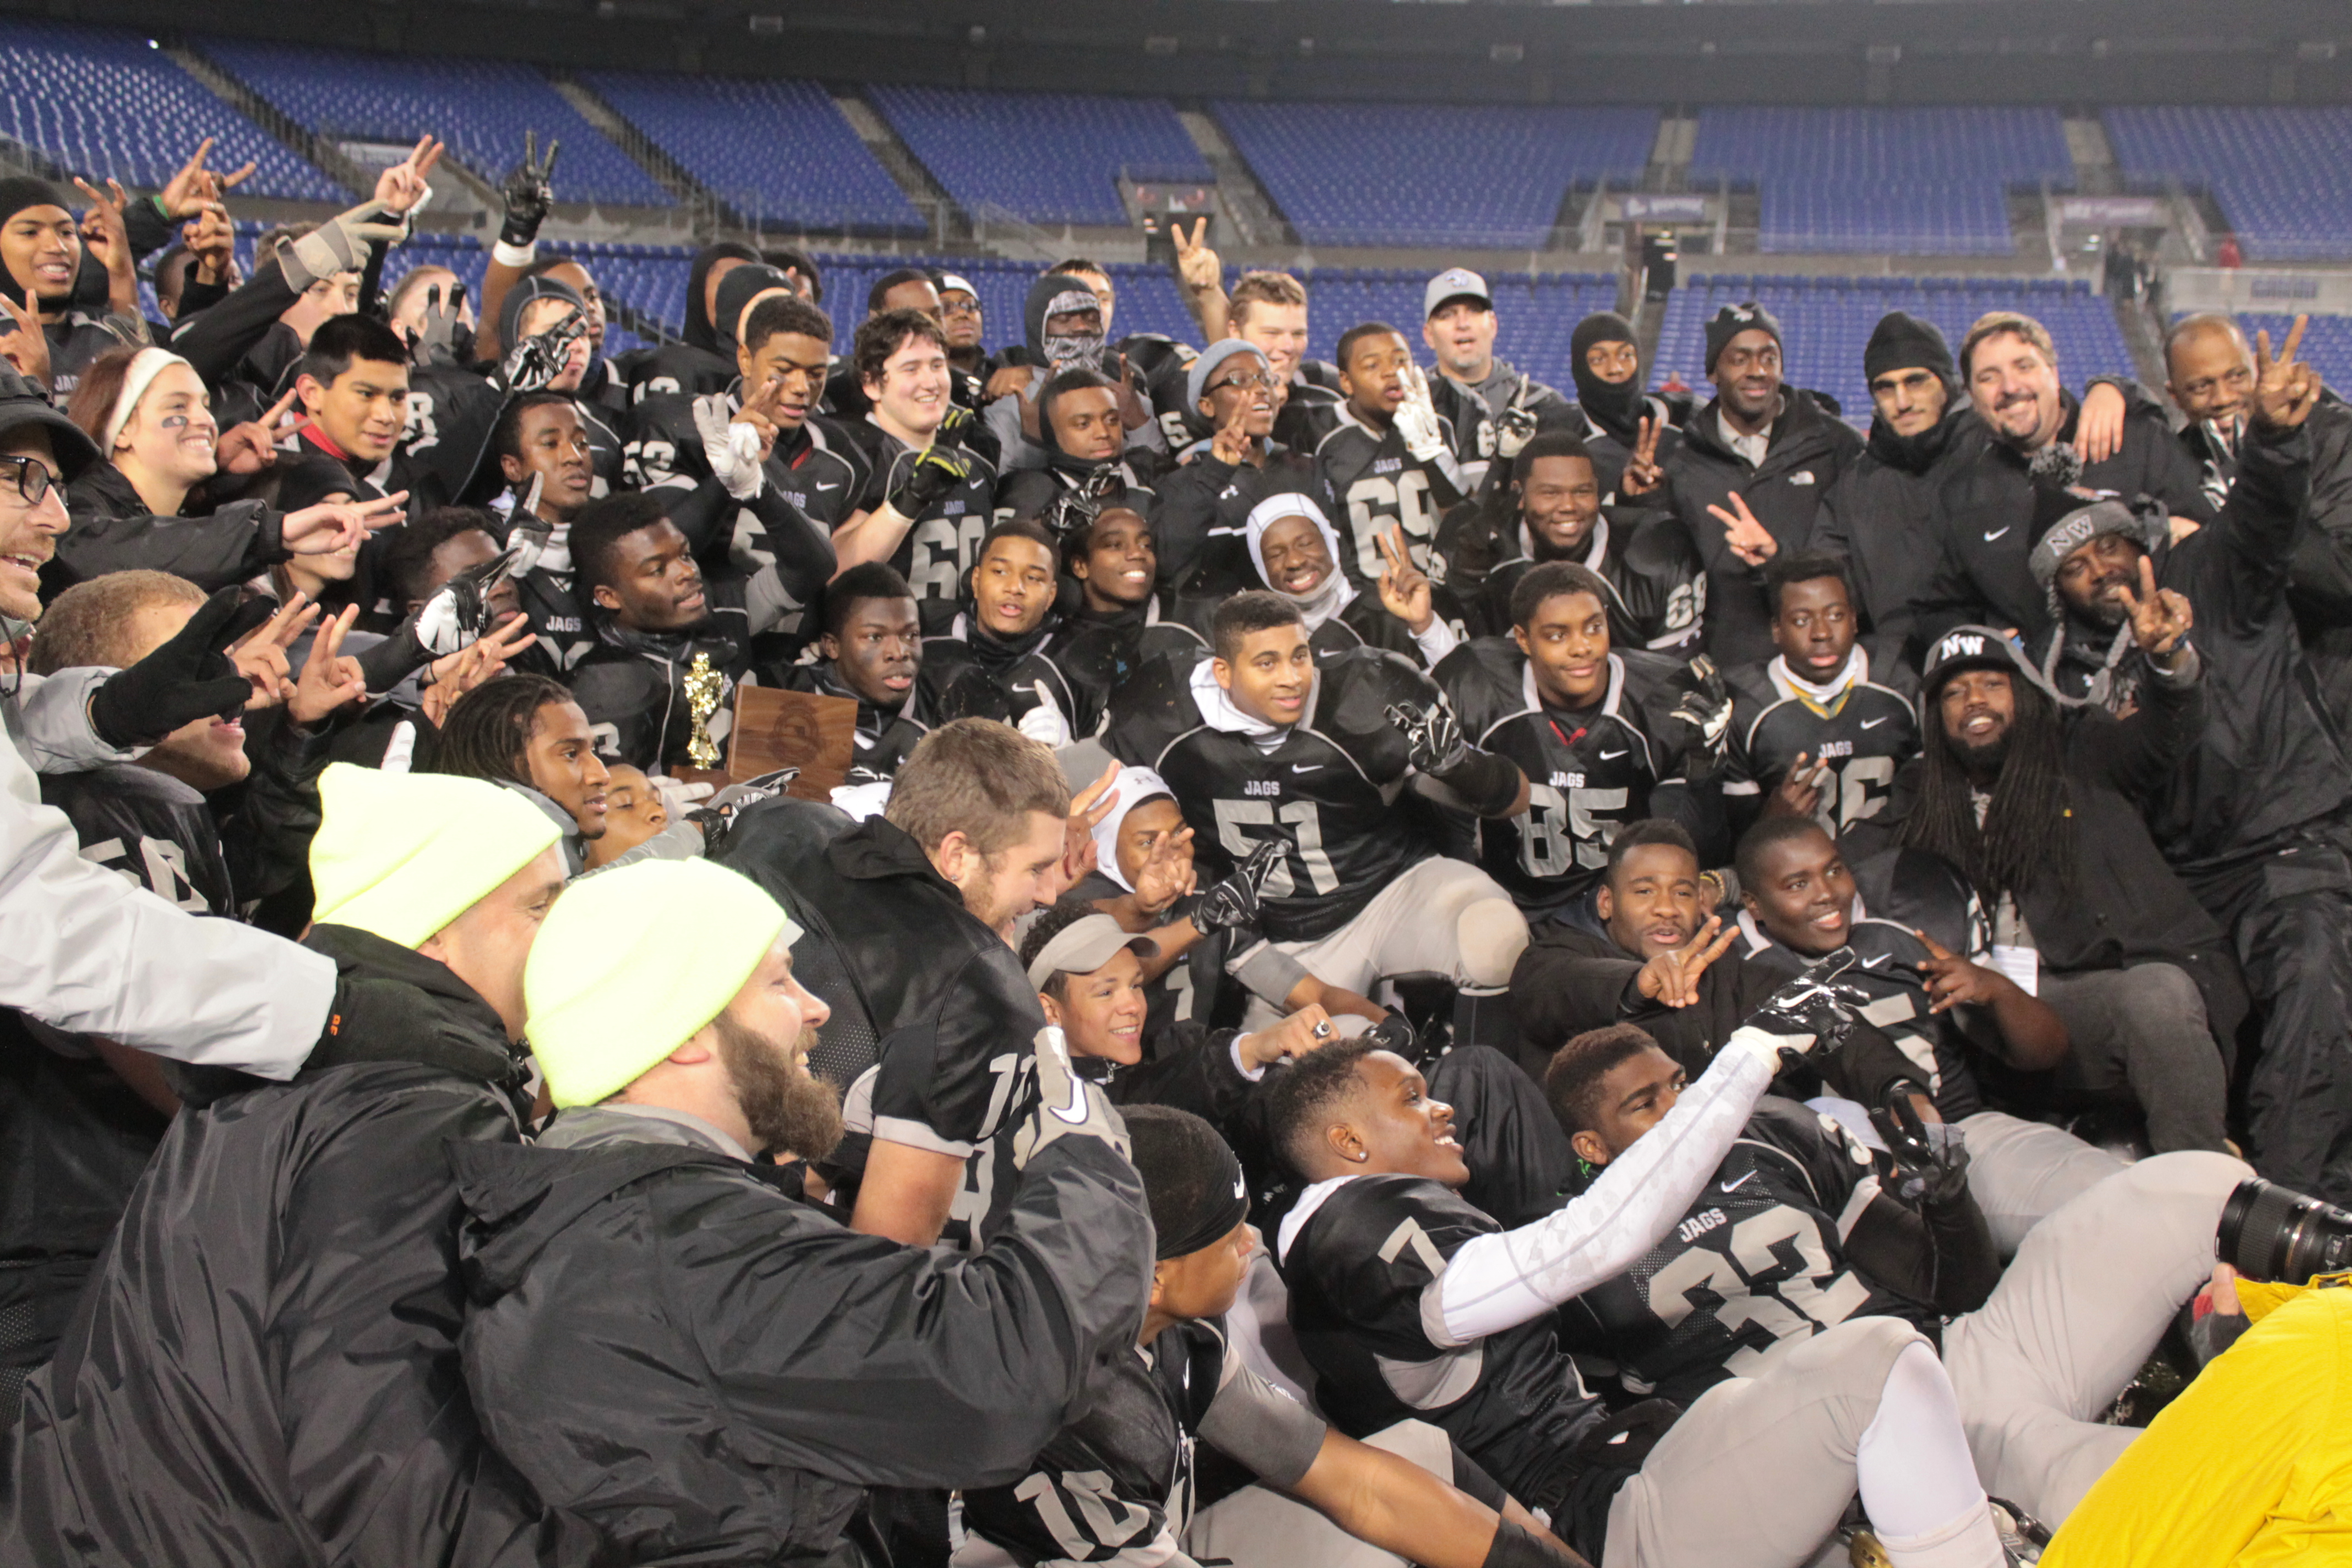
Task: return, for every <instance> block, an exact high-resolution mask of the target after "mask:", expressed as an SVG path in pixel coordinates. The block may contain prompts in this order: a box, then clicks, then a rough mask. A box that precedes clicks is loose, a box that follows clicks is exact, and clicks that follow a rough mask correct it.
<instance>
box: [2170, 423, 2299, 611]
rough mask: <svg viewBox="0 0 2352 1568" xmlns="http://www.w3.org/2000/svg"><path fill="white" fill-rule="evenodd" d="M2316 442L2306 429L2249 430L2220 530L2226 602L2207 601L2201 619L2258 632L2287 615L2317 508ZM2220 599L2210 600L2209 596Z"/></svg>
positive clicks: (2222, 595)
mask: <svg viewBox="0 0 2352 1568" xmlns="http://www.w3.org/2000/svg"><path fill="white" fill-rule="evenodd" d="M2311 454H2312V442H2311V437H2309V436H2307V435H2306V434H2305V432H2303V431H2302V430H2294V431H2287V432H2282V433H2280V434H2278V435H2264V434H2263V433H2262V432H2261V431H2258V430H2248V431H2247V432H2246V438H2245V439H2244V441H2242V443H2240V445H2239V447H2238V482H2237V483H2236V484H2234V485H2232V486H2231V487H2230V499H2229V500H2227V501H2225V502H2223V503H2222V507H2221V521H2219V522H2215V523H2210V524H2208V526H2209V527H2210V528H2212V529H2213V530H2215V531H2216V533H2217V535H2218V537H2217V539H2216V543H2217V544H2218V545H2219V546H2220V547H2221V553H2220V556H2219V558H2218V561H2217V564H2218V565H2220V566H2221V572H2220V574H2219V577H2220V581H2219V582H2217V583H2216V584H2214V586H2215V587H2216V588H2217V589H2219V591H2220V592H2219V595H2218V596H2219V597H2220V598H2221V600H2222V601H2223V602H2221V603H2220V604H2210V603H2206V602H2203V601H2201V600H2200V603H2198V604H2197V605H2194V606H2193V607H2194V608H2195V609H2196V611H2197V613H2198V614H2199V615H2200V616H2214V617H2217V618H2219V619H2221V622H2222V624H2223V625H2224V626H2227V627H2228V628H2229V629H2231V630H2233V631H2238V632H2251V631H2253V630H2255V629H2256V628H2258V627H2260V626H2263V625H2265V624H2266V623H2268V622H2269V621H2270V620H2271V619H2272V618H2273V616H2276V615H2277V614H2278V613H2279V606H2280V605H2281V604H2282V603H2283V602H2284V598H2285V595H2286V585H2287V577H2288V572H2289V569H2290V567H2291V566H2292V565H2293V564H2294V561H2295V559H2296V557H2295V550H2296V546H2297V543H2298V542H2299V540H2300V537H2301V536H2302V534H2303V533H2304V532H2305V527H2304V521H2305V517H2306V516H2307V515H2308V513H2309V510H2310V503H2311V480H2312V471H2311ZM2212 596H2216V595H2208V597H2212Z"/></svg>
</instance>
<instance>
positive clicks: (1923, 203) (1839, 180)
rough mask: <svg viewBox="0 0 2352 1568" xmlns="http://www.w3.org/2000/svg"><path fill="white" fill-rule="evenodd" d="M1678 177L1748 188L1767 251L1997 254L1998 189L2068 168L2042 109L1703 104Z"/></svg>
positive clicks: (2058, 176)
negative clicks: (1687, 165) (1685, 168)
mask: <svg viewBox="0 0 2352 1568" xmlns="http://www.w3.org/2000/svg"><path fill="white" fill-rule="evenodd" d="M1690 177H1691V180H1692V183H1693V184H1696V185H1705V184H1713V183H1716V182H1717V181H1719V180H1726V179H1727V180H1729V181H1730V182H1731V183H1732V184H1735V185H1738V186H1742V187H1748V188H1753V189H1754V190H1755V192H1756V193H1757V200H1758V204H1759V207H1760V209H1761V222H1760V232H1759V237H1758V241H1757V247H1758V248H1759V250H1762V251H1764V252H1765V253H1767V254H1768V255H1769V254H1772V253H1776V252H1779V253H1788V252H1808V251H1812V252H1820V251H1829V252H1844V253H1848V254H1852V253H1856V252H1863V253H1877V252H1882V251H1891V252H1895V253H1897V254H1903V255H1913V256H2007V255H2010V254H2011V253H2012V252H2013V251H2014V250H2015V248H2016V245H2015V242H2014V240H2013V239H2012V237H2011V233H2010V226H2009V204H2008V201H2007V199H2006V193H2007V192H2008V191H2009V190H2010V189H2011V187H2013V186H2031V185H2035V184H2039V183H2040V182H2042V181H2044V180H2047V181H2049V182H2050V183H2051V184H2053V185H2063V186H2071V185H2072V184H2073V183H2074V162H2073V160H2072V158H2071V157H2070V156H2069V155H2068V153H2067V151H2066V135H2065V131H2064V127H2063V122H2062V121H2061V120H2060V118H2059V115H2058V111H2057V110H2054V109H1782V108H1773V109H1708V110H1701V111H1700V113H1699V117H1698V141H1697V144H1696V148H1695V149H1694V151H1693V153H1692V158H1691V171H1690Z"/></svg>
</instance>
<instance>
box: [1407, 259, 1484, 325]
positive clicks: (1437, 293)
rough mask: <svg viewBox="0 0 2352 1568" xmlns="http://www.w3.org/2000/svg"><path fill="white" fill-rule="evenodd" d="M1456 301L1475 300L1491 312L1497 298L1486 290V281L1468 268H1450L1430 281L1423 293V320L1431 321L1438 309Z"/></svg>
mask: <svg viewBox="0 0 2352 1568" xmlns="http://www.w3.org/2000/svg"><path fill="white" fill-rule="evenodd" d="M1454 300H1477V301H1478V303H1480V304H1481V305H1484V306H1486V309H1488V310H1493V309H1494V308H1495V296H1494V295H1493V293H1491V292H1490V291H1489V290H1488V289H1487V288H1486V279H1484V278H1481V277H1479V276H1478V275H1477V274H1476V273H1475V272H1473V271H1471V270H1470V269H1469V268H1466V267H1449V268H1446V269H1445V270H1444V271H1443V272H1441V273H1439V274H1438V275H1437V276H1436V277H1434V278H1433V279H1430V280H1429V287H1428V288H1426V289H1423V290H1422V292H1421V319H1422V320H1423V321H1427V320H1429V318H1430V317H1432V316H1434V315H1435V314H1437V311H1438V308H1439V307H1440V306H1442V305H1446V304H1449V303H1451V302H1452V301H1454Z"/></svg>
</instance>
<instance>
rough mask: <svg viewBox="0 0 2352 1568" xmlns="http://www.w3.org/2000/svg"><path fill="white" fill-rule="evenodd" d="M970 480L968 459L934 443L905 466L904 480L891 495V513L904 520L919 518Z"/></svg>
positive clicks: (957, 452) (901, 480) (950, 448)
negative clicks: (905, 475)
mask: <svg viewBox="0 0 2352 1568" xmlns="http://www.w3.org/2000/svg"><path fill="white" fill-rule="evenodd" d="M970 478H971V458H969V457H967V456H966V455H965V454H964V453H963V452H961V451H960V450H958V449H957V448H955V447H942V446H940V445H939V444H938V443H937V442H933V443H932V444H931V446H929V447H927V448H926V449H925V450H924V452H923V454H922V456H920V457H919V458H916V459H915V460H914V461H913V462H911V463H909V464H908V465H907V477H906V478H905V479H900V480H899V481H898V489H894V490H892V491H891V492H890V499H889V506H890V510H892V511H895V512H897V513H898V515H899V516H900V517H903V518H907V519H909V520H912V519H915V518H919V517H920V516H922V515H923V513H925V512H926V511H929V510H930V509H931V508H932V507H933V506H935V505H937V504H938V503H939V502H940V501H942V500H946V499H947V495H948V492H949V491H950V490H952V489H955V488H956V487H957V486H958V485H960V484H961V483H963V482H964V481H965V480H966V479H970Z"/></svg>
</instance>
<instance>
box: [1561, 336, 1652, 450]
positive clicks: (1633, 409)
mask: <svg viewBox="0 0 2352 1568" xmlns="http://www.w3.org/2000/svg"><path fill="white" fill-rule="evenodd" d="M1637 341H1638V340H1636V339H1635V338H1634V336H1633V322H1631V321H1627V320H1626V319H1625V318H1624V317H1622V316H1621V315H1619V314H1618V313H1617V312H1616V311H1614V310H1595V311H1593V312H1592V314H1591V315H1589V316H1587V317H1585V318H1584V320H1582V321H1579V322H1577V323H1576V331H1574V332H1573V333H1571V334H1570V337H1569V340H1568V373H1569V374H1570V375H1571V376H1573V377H1575V378H1576V401H1577V405H1578V406H1580V407H1581V408H1582V409H1583V410H1584V413H1585V416H1586V417H1587V418H1589V419H1591V421H1592V422H1593V423H1594V424H1595V425H1598V426H1601V429H1603V430H1606V431H1607V432H1608V433H1609V434H1610V435H1612V436H1614V437H1617V439H1618V440H1620V441H1622V442H1623V443H1624V444H1625V445H1626V446H1628V447H1631V446H1632V445H1633V443H1634V441H1635V440H1637V439H1638V438H1639V437H1640V436H1641V434H1642V410H1643V405H1644V402H1645V400H1644V399H1643V396H1642V378H1641V376H1640V374H1635V375H1634V376H1633V379H1632V380H1630V381H1626V382H1623V383H1619V382H1613V381H1603V380H1601V378H1600V377H1599V376H1597V375H1595V374H1592V371H1591V367H1590V366H1588V365H1587V364H1586V363H1584V353H1585V351H1586V350H1587V349H1590V348H1591V347H1592V345H1593V344H1595V343H1630V342H1637Z"/></svg>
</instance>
